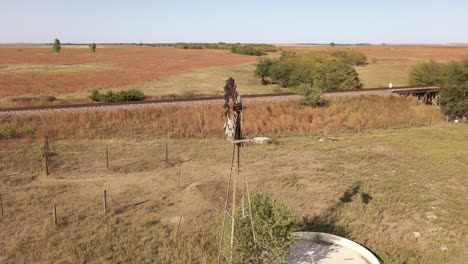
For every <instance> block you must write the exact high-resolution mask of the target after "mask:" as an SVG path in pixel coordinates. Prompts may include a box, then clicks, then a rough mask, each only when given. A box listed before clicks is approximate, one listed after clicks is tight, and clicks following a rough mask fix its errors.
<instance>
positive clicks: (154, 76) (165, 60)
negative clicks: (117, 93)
mask: <svg viewBox="0 0 468 264" xmlns="http://www.w3.org/2000/svg"><path fill="white" fill-rule="evenodd" d="M255 59H256V58H255V57H252V56H244V55H237V54H231V53H229V52H228V51H220V50H217V51H214V50H181V49H174V48H160V47H148V46H98V49H97V52H96V53H92V52H91V51H90V50H89V48H88V47H86V46H63V49H62V51H61V52H60V53H56V54H55V53H53V52H52V50H51V47H50V46H26V47H22V46H0V97H5V96H20V95H38V94H41V95H63V94H70V93H83V92H87V93H89V91H91V90H92V89H109V88H122V87H125V86H128V85H134V84H140V83H145V82H151V81H156V80H161V79H164V78H167V77H169V76H173V75H175V74H178V73H184V72H190V71H194V70H196V69H200V68H206V67H214V66H225V65H236V64H242V63H246V62H254V61H255ZM194 85H195V84H194Z"/></svg>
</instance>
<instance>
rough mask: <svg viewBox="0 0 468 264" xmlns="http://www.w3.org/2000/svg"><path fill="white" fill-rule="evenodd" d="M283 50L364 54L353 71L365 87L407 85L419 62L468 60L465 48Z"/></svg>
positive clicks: (295, 47)
mask: <svg viewBox="0 0 468 264" xmlns="http://www.w3.org/2000/svg"><path fill="white" fill-rule="evenodd" d="M278 46H279V47H280V48H282V49H283V50H290V51H296V52H304V51H309V50H325V51H334V50H342V49H355V50H358V51H360V52H362V53H364V54H365V55H366V56H367V58H368V62H369V64H368V65H366V66H362V67H356V69H357V71H358V73H359V76H360V78H361V80H362V82H363V83H364V87H367V88H370V87H386V86H388V84H389V83H393V86H402V85H408V84H409V82H408V74H409V70H410V68H411V66H412V65H414V64H415V63H418V62H421V61H429V60H434V61H440V62H446V61H456V60H461V59H463V58H465V57H467V56H468V45H339V46H335V47H331V46H329V45H278Z"/></svg>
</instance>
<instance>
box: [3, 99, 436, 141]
mask: <svg viewBox="0 0 468 264" xmlns="http://www.w3.org/2000/svg"><path fill="white" fill-rule="evenodd" d="M222 113H223V109H222V107H221V106H218V105H198V106H197V105H195V106H183V107H162V108H143V109H119V110H111V111H93V112H74V113H73V112H72V113H69V112H61V113H55V114H38V115H31V116H30V115H25V116H12V117H0V138H1V136H2V132H3V134H4V135H3V137H7V138H8V137H23V138H42V137H43V136H44V135H45V134H46V133H48V134H50V135H51V136H53V137H56V138H100V137H109V136H117V137H120V136H122V137H134V136H137V135H158V136H169V137H174V138H184V137H185V138H205V137H211V136H221V135H222V131H223V130H222V125H223V115H222ZM244 117H245V125H244V129H245V132H246V133H248V134H250V135H272V136H278V135H284V134H290V133H306V132H327V131H335V132H336V131H356V132H359V131H363V130H367V129H385V128H390V127H394V128H396V127H409V126H425V125H430V124H437V123H440V122H442V121H443V116H442V114H441V113H440V110H439V109H438V108H436V107H433V106H427V105H424V104H421V103H419V102H418V101H417V100H415V99H412V98H404V97H397V96H393V97H380V96H370V97H353V98H346V97H344V98H336V99H332V100H330V103H329V105H328V106H326V107H321V108H311V107H307V106H303V105H301V104H300V103H299V102H297V101H289V102H288V101H286V102H276V103H248V104H247V103H246V111H245V113H244Z"/></svg>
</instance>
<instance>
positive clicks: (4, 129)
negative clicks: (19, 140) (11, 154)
mask: <svg viewBox="0 0 468 264" xmlns="http://www.w3.org/2000/svg"><path fill="white" fill-rule="evenodd" d="M16 135H17V133H16V130H15V129H14V128H13V127H12V126H11V125H10V124H8V123H5V124H1V125H0V138H2V139H10V138H14V137H16Z"/></svg>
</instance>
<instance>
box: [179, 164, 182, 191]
mask: <svg viewBox="0 0 468 264" xmlns="http://www.w3.org/2000/svg"><path fill="white" fill-rule="evenodd" d="M181 170H182V169H181V168H179V189H180V174H181Z"/></svg>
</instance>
